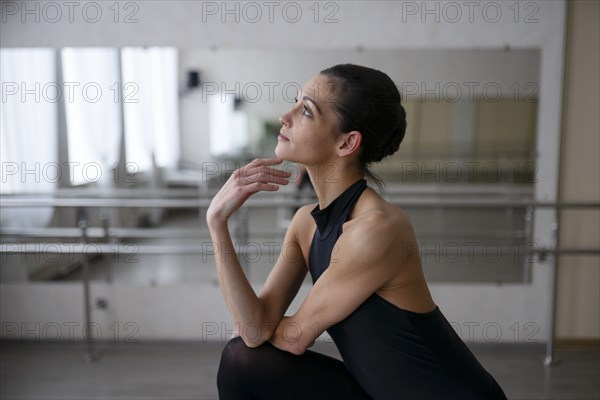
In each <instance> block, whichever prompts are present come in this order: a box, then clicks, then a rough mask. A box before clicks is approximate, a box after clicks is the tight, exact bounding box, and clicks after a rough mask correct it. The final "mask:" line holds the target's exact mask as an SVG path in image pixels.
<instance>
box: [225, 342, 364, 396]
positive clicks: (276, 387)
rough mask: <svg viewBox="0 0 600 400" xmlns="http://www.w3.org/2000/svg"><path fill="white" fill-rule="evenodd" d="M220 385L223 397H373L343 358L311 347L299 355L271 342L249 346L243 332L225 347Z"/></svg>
mask: <svg viewBox="0 0 600 400" xmlns="http://www.w3.org/2000/svg"><path fill="white" fill-rule="evenodd" d="M217 387H218V389H219V398H220V399H221V400H229V399H235V400H242V399H255V400H259V399H260V400H266V399H276V400H284V399H298V400H300V399H311V400H312V399H344V400H352V399H360V400H364V399H369V396H367V394H365V392H364V391H363V390H362V389H361V388H360V386H358V384H357V383H356V382H355V381H354V379H353V378H352V377H351V376H350V374H349V373H348V371H347V370H346V367H345V366H344V364H343V363H342V362H341V361H340V360H337V359H335V358H333V357H329V356H326V355H324V354H320V353H316V352H314V351H310V350H307V351H306V352H305V353H304V354H302V355H300V356H297V355H294V354H292V353H288V352H286V351H282V350H279V349H277V348H275V347H274V346H273V345H272V344H271V343H269V342H266V343H264V344H263V345H261V346H259V347H256V348H249V347H247V346H246V344H245V343H244V342H243V340H242V339H241V338H240V337H239V336H238V337H235V338H233V339H231V340H230V341H229V342H228V343H227V345H226V346H225V348H224V349H223V354H222V355H221V363H220V364H219V371H218V373H217Z"/></svg>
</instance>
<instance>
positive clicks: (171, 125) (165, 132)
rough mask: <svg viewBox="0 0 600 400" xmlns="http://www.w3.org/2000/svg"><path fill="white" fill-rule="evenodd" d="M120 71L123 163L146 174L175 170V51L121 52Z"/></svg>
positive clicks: (176, 98)
mask: <svg viewBox="0 0 600 400" xmlns="http://www.w3.org/2000/svg"><path fill="white" fill-rule="evenodd" d="M121 68H122V74H123V87H124V97H123V112H124V115H125V151H126V159H127V163H128V164H129V163H134V167H135V168H137V170H138V171H147V172H149V173H152V172H153V169H154V167H155V166H158V167H163V168H175V167H176V165H177V161H178V159H179V153H180V150H179V109H178V103H179V98H178V90H177V82H178V78H177V76H178V71H177V49H175V48H158V47H149V48H124V49H123V50H122V52H121ZM153 159H154V161H153Z"/></svg>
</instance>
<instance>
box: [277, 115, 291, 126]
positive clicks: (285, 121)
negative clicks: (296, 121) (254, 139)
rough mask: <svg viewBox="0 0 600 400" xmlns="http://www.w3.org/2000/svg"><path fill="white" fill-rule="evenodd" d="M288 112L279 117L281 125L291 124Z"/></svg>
mask: <svg viewBox="0 0 600 400" xmlns="http://www.w3.org/2000/svg"><path fill="white" fill-rule="evenodd" d="M287 114H288V113H285V114H283V115H282V116H281V117H279V123H280V124H281V125H285V126H289V124H288V121H289V120H288V118H287Z"/></svg>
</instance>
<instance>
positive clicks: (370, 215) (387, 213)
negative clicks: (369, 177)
mask: <svg viewBox="0 0 600 400" xmlns="http://www.w3.org/2000/svg"><path fill="white" fill-rule="evenodd" d="M361 200H363V199H361ZM353 214H354V215H353V218H352V219H351V220H350V221H348V222H347V223H346V224H345V225H344V234H346V236H347V238H348V239H350V240H352V241H353V239H356V240H359V241H360V242H362V243H366V244H368V245H369V246H373V247H374V248H379V249H383V248H386V247H390V246H395V245H397V244H399V243H401V242H404V241H412V240H413V239H414V230H413V226H412V222H411V220H410V217H409V216H408V214H407V213H406V212H405V211H404V210H403V209H401V208H400V207H398V206H396V205H394V204H390V203H388V202H387V201H385V200H384V199H382V198H381V197H380V196H379V195H378V194H376V193H375V192H372V193H367V196H365V198H364V201H362V202H360V203H359V204H357V207H356V208H355V211H354V212H353Z"/></svg>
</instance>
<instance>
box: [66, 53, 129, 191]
mask: <svg viewBox="0 0 600 400" xmlns="http://www.w3.org/2000/svg"><path fill="white" fill-rule="evenodd" d="M61 55H62V65H63V82H64V85H65V87H66V88H69V89H70V88H72V93H65V96H66V97H65V110H66V121H67V136H68V142H69V162H70V163H71V165H70V167H71V171H72V173H73V176H71V183H72V184H73V185H80V184H89V183H96V184H97V185H98V186H100V187H110V186H111V184H112V182H113V176H112V173H111V168H113V167H114V166H115V164H116V163H117V162H118V160H119V146H120V141H121V106H120V104H119V102H120V98H119V96H120V93H121V86H122V85H121V82H120V76H119V53H118V50H117V49H113V48H65V49H63V50H62V53H61Z"/></svg>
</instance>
